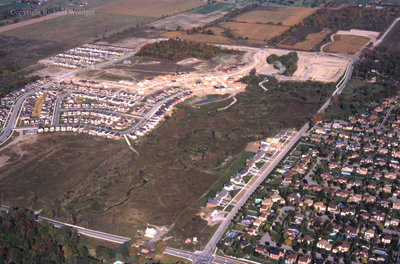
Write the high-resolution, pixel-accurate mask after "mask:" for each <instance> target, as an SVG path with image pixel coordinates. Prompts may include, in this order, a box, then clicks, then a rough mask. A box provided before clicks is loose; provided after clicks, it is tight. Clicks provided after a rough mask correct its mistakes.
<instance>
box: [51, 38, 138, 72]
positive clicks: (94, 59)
mask: <svg viewBox="0 0 400 264" xmlns="http://www.w3.org/2000/svg"><path fill="white" fill-rule="evenodd" d="M130 52H133V49H129V48H125V47H117V46H112V45H101V44H85V45H83V46H80V47H76V48H73V49H70V50H68V51H66V52H63V53H60V54H57V55H55V56H54V57H51V58H49V61H50V62H51V63H52V64H54V65H58V66H62V67H66V68H72V69H77V68H81V67H84V66H88V65H93V64H95V63H98V62H103V61H106V60H113V59H116V58H118V57H122V56H124V55H125V54H126V53H130Z"/></svg>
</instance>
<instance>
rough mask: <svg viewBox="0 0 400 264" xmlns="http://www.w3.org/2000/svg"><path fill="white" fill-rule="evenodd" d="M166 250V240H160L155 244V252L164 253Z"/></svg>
mask: <svg viewBox="0 0 400 264" xmlns="http://www.w3.org/2000/svg"><path fill="white" fill-rule="evenodd" d="M164 251H165V242H164V240H158V241H157V242H156V245H155V252H156V254H157V255H162V254H164Z"/></svg>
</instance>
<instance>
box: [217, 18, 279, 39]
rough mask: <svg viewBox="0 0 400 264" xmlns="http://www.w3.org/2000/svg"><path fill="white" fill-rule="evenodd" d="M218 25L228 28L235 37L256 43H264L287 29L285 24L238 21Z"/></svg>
mask: <svg viewBox="0 0 400 264" xmlns="http://www.w3.org/2000/svg"><path fill="white" fill-rule="evenodd" d="M220 25H221V26H222V27H224V28H229V29H230V30H231V31H232V34H234V35H235V37H236V38H243V39H246V40H247V38H248V42H249V43H256V44H266V42H267V41H268V40H270V39H271V38H273V37H275V36H278V35H279V34H281V33H283V32H284V31H285V30H287V27H285V26H274V25H265V24H249V23H240V22H223V23H221V24H220Z"/></svg>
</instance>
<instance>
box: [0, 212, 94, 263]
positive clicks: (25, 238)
mask: <svg viewBox="0 0 400 264" xmlns="http://www.w3.org/2000/svg"><path fill="white" fill-rule="evenodd" d="M98 262H99V261H98V260H96V259H94V258H92V257H91V256H90V255H89V251H88V249H87V248H86V246H83V245H80V243H79V236H78V233H77V232H76V231H75V230H73V229H72V228H70V227H61V228H59V229H58V228H55V227H54V226H52V225H50V224H48V223H46V222H37V221H36V215H34V214H33V213H31V212H28V211H24V210H18V209H12V210H10V212H9V213H7V214H5V213H3V214H0V263H98Z"/></svg>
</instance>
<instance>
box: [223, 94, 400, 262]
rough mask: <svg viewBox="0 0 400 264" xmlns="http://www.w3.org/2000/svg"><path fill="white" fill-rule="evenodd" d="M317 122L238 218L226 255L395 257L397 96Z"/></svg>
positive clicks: (293, 259)
mask: <svg viewBox="0 0 400 264" xmlns="http://www.w3.org/2000/svg"><path fill="white" fill-rule="evenodd" d="M368 109H369V110H368V111H366V112H365V114H361V113H360V114H356V115H352V116H349V118H348V120H343V121H341V120H334V121H323V122H319V123H317V124H316V125H315V126H314V127H313V128H312V129H311V130H310V132H309V135H308V136H307V137H304V138H303V139H302V140H301V141H300V142H299V143H298V144H297V146H296V147H295V148H294V149H293V151H292V152H291V153H290V154H289V155H288V156H287V157H286V158H285V159H284V160H283V161H282V162H281V164H280V165H279V166H278V167H277V168H276V169H275V171H274V172H273V173H272V174H271V175H270V176H269V177H268V179H267V180H266V181H265V182H264V183H263V184H262V185H261V186H260V187H259V188H258V189H257V190H256V191H255V192H254V193H253V195H252V196H251V198H250V199H249V200H248V202H247V203H246V205H245V206H244V209H242V211H241V213H240V214H239V215H237V216H236V217H235V219H234V220H233V222H232V224H231V225H230V228H229V229H228V231H227V233H226V237H225V238H223V240H222V241H221V244H220V248H222V249H223V250H224V252H225V254H228V255H233V256H236V257H241V258H243V257H244V258H248V259H253V258H254V259H264V258H266V259H277V260H279V259H281V258H282V259H284V260H285V263H295V262H296V261H298V263H300V262H301V263H311V260H314V261H318V262H317V263H338V262H345V263H350V262H351V261H355V262H363V261H373V262H381V263H387V261H388V259H390V258H392V257H393V256H398V251H399V246H398V242H399V235H400V233H399V232H398V230H399V229H398V228H399V224H400V215H399V208H400V206H399V205H400V200H399V195H400V191H399V189H398V183H399V182H398V177H399V172H398V170H399V168H400V167H399V165H398V164H399V161H398V160H397V158H398V157H399V156H398V150H399V149H398V148H399V140H398V137H399V131H398V123H399V117H400V116H399V110H398V96H394V97H390V98H387V99H385V100H384V101H382V102H381V103H379V104H372V105H369V106H368Z"/></svg>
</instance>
